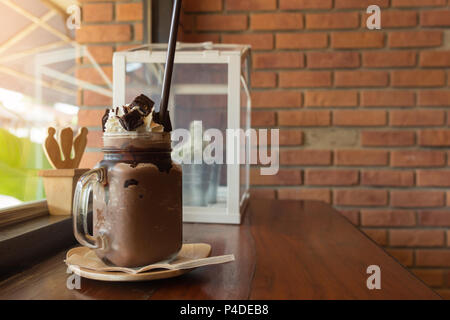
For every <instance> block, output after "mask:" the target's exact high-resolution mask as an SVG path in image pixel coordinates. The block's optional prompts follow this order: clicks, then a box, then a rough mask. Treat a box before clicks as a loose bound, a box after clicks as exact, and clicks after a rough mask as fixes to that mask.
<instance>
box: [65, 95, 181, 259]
mask: <svg viewBox="0 0 450 320" xmlns="http://www.w3.org/2000/svg"><path fill="white" fill-rule="evenodd" d="M152 107H153V103H152V102H151V100H150V99H149V98H147V97H145V96H143V95H141V96H139V97H138V98H136V99H135V100H134V101H133V103H131V104H130V105H126V106H123V107H121V108H116V109H114V110H107V112H106V113H105V116H104V117H103V130H104V135H103V142H104V147H103V153H104V159H103V160H102V161H101V162H100V163H99V164H98V165H97V166H96V169H94V170H93V171H94V172H95V170H97V173H98V174H97V176H96V177H97V178H96V180H97V182H99V181H100V182H101V183H95V184H93V186H94V188H93V195H94V196H93V209H94V214H93V216H94V223H93V230H94V231H93V239H89V235H87V236H86V238H87V239H83V235H82V234H81V235H80V234H78V236H77V239H78V240H79V241H80V238H81V240H82V241H80V243H82V244H84V245H86V243H83V242H87V243H90V244H91V248H94V249H95V252H96V254H97V255H98V256H99V257H100V258H101V259H103V261H105V262H106V263H109V264H113V265H116V266H121V267H140V266H145V265H148V264H151V263H155V262H158V261H161V260H166V259H170V258H172V257H174V256H175V255H176V254H177V252H178V251H179V250H180V249H181V245H182V180H181V179H182V170H181V167H180V166H179V165H177V164H175V163H173V162H172V159H171V140H170V132H164V128H163V127H162V125H160V124H157V123H155V122H154V121H153V119H152ZM98 170H100V171H98ZM91 174H92V173H91ZM88 176H89V174H87V176H86V179H87V177H88ZM80 181H82V180H80ZM81 197H82V196H81ZM74 214H75V215H77V211H75V210H74ZM81 215H82V214H81ZM79 220H80V219H79ZM80 224H81V223H78V225H80ZM75 229H76V230H75V231H76V232H75V234H76V235H77V233H79V232H78V230H77V228H75ZM91 238H92V237H91Z"/></svg>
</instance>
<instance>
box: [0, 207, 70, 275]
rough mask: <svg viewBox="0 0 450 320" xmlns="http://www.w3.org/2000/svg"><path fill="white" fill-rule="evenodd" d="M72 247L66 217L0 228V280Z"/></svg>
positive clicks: (33, 220)
mask: <svg viewBox="0 0 450 320" xmlns="http://www.w3.org/2000/svg"><path fill="white" fill-rule="evenodd" d="M74 243H75V238H74V236H73V233H72V218H71V217H70V216H51V215H49V214H48V212H47V214H46V215H41V216H38V217H35V218H33V219H29V220H26V221H22V222H20V223H14V224H10V225H7V226H3V227H1V228H0V257H1V259H0V279H1V278H4V277H6V276H9V275H11V274H13V273H16V272H19V271H22V270H24V269H26V268H29V267H30V266H32V265H33V264H34V263H36V262H38V261H40V260H41V259H43V258H45V257H47V256H49V255H51V254H54V253H55V252H57V251H59V250H62V249H64V248H67V247H69V246H71V245H73V244H74Z"/></svg>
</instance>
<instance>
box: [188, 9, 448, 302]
mask: <svg viewBox="0 0 450 320" xmlns="http://www.w3.org/2000/svg"><path fill="white" fill-rule="evenodd" d="M184 3H185V8H184V15H183V17H182V23H183V34H182V39H183V41H186V42H189V41H192V42H198V41H214V42H223V43H246V44H247V43H248V44H251V45H252V47H253V72H252V76H253V79H252V81H253V85H252V89H253V93H252V96H253V114H252V121H253V126H254V127H270V128H280V129H281V131H280V138H281V144H282V148H281V155H280V156H281V159H280V161H281V169H280V172H279V174H278V175H277V176H275V177H273V176H272V177H270V176H268V177H263V176H259V170H257V169H254V170H253V171H252V185H253V196H254V197H264V198H277V199H316V200H322V201H326V202H329V203H331V204H332V205H333V206H334V207H335V208H337V209H338V210H340V211H341V212H342V213H343V214H344V215H345V216H347V217H348V218H349V219H350V220H351V221H352V222H353V223H354V224H356V225H358V226H359V227H360V228H361V229H362V230H363V231H364V232H365V233H366V234H367V235H368V236H369V237H371V238H372V239H374V240H375V241H376V242H378V243H379V244H380V245H382V246H384V247H386V248H387V251H388V252H389V253H391V254H392V255H393V256H394V257H396V258H397V259H398V260H399V261H400V262H401V263H402V264H404V265H405V266H407V267H409V268H411V270H412V271H413V272H414V273H416V274H417V275H418V276H419V277H421V278H422V279H423V280H424V281H425V282H426V283H428V284H429V285H431V286H433V287H435V288H438V289H439V290H438V291H439V292H440V293H441V294H442V295H443V296H446V297H450V289H449V288H450V231H448V227H450V208H449V207H450V192H448V191H447V190H449V189H448V187H449V186H450V170H449V169H448V163H450V153H449V148H448V147H449V146H450V130H449V129H448V124H449V123H450V114H449V110H450V109H449V107H450V90H449V84H450V72H449V66H450V51H449V48H450V30H449V26H450V10H449V3H448V1H447V0H390V1H389V0H369V1H365V0H334V1H333V0H278V1H277V0H247V1H244V0H208V1H201V0H185V1H184ZM371 4H377V5H379V6H380V7H381V8H382V30H380V31H370V30H368V29H366V27H365V25H366V24H365V21H366V18H367V16H366V14H365V11H366V8H367V7H368V6H369V5H371Z"/></svg>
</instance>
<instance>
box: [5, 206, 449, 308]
mask: <svg viewBox="0 0 450 320" xmlns="http://www.w3.org/2000/svg"><path fill="white" fill-rule="evenodd" d="M184 239H185V242H206V243H210V244H211V245H212V247H213V255H220V254H230V253H233V254H234V255H235V256H236V261H235V262H232V263H228V264H225V265H219V266H212V267H208V268H200V269H197V270H194V271H193V272H191V273H188V274H186V275H183V276H181V277H179V278H173V279H166V280H158V281H153V282H141V283H107V282H100V281H94V280H87V279H82V280H81V289H79V290H69V289H67V288H66V280H67V278H68V276H69V275H68V274H67V273H66V266H65V264H64V262H63V259H64V256H65V251H64V252H59V253H58V254H55V255H54V256H53V257H51V258H49V259H47V260H45V261H43V262H41V263H39V264H37V265H35V266H33V267H31V268H30V269H28V270H26V271H24V272H22V273H19V274H16V275H14V276H12V277H10V278H8V279H6V280H4V281H3V282H1V283H0V299H439V298H440V297H439V296H438V295H437V294H436V293H434V292H433V291H432V290H431V289H430V288H428V287H427V286H426V285H425V284H424V283H422V282H421V281H420V280H418V279H417V278H416V277H415V276H414V275H412V274H411V273H410V272H409V271H407V270H406V269H405V268H403V267H402V266H401V265H400V264H399V263H397V262H396V261H395V260H394V259H393V258H392V257H390V256H389V255H388V254H387V253H386V252H384V251H383V250H382V249H381V248H380V247H378V246H377V245H376V244H375V243H374V242H372V241H371V240H370V239H369V238H367V237H366V236H365V235H364V234H363V233H361V232H360V231H359V230H358V229H357V228H355V227H354V226H353V225H352V224H351V223H349V222H348V221H347V220H346V219H345V218H344V217H342V216H341V215H340V214H338V213H337V212H336V211H335V210H334V209H333V208H331V207H330V206H329V205H327V204H324V203H320V202H314V201H305V202H303V201H275V200H255V201H252V202H251V203H250V206H249V209H248V211H247V213H246V215H245V218H244V222H243V224H242V225H241V226H233V225H208V224H185V226H184ZM369 265H378V266H380V268H381V290H369V289H368V288H367V286H366V281H367V278H368V277H369V275H368V274H367V273H366V269H367V267H368V266H369Z"/></svg>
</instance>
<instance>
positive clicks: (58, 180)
mask: <svg viewBox="0 0 450 320" xmlns="http://www.w3.org/2000/svg"><path fill="white" fill-rule="evenodd" d="M87 171H89V169H54V170H41V171H39V176H41V177H42V178H43V180H44V188H45V195H46V198H47V205H48V211H49V212H50V214H51V215H53V216H67V215H71V214H72V202H73V194H74V191H75V187H76V185H77V182H78V179H79V178H80V177H81V175H82V174H84V173H85V172H87Z"/></svg>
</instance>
